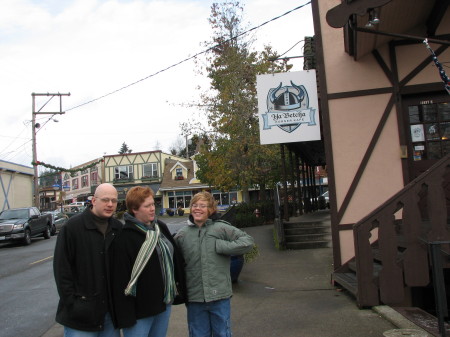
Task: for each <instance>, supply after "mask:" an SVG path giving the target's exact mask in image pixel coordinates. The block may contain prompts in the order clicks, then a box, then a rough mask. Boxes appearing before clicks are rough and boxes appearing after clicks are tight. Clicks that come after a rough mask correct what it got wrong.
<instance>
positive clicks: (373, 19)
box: [365, 8, 380, 28]
mask: <svg viewBox="0 0 450 337" xmlns="http://www.w3.org/2000/svg"><path fill="white" fill-rule="evenodd" d="M379 23H380V16H379V13H378V9H377V8H371V9H369V20H368V21H367V23H366V26H365V27H366V28H374V27H375V25H378V24H379Z"/></svg>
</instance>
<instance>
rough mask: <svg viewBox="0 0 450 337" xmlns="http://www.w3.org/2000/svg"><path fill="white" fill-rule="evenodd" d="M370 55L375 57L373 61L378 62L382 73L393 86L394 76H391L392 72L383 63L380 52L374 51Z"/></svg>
mask: <svg viewBox="0 0 450 337" xmlns="http://www.w3.org/2000/svg"><path fill="white" fill-rule="evenodd" d="M372 55H373V56H374V57H375V60H376V61H377V62H378V64H379V65H380V67H381V69H382V70H383V71H384V74H385V75H386V77H387V78H388V79H389V82H391V84H394V82H395V79H394V75H393V74H392V70H391V69H389V67H388V66H387V64H386V62H384V59H383V57H382V56H381V54H380V52H379V51H378V50H377V49H374V50H373V51H372Z"/></svg>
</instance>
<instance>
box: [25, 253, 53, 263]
mask: <svg viewBox="0 0 450 337" xmlns="http://www.w3.org/2000/svg"><path fill="white" fill-rule="evenodd" d="M51 258H53V255H52V256H49V257H46V258H44V259H42V260H37V261H34V262H31V263H30V266H31V265H32V264H36V263H39V262H43V261H45V260H48V259H51Z"/></svg>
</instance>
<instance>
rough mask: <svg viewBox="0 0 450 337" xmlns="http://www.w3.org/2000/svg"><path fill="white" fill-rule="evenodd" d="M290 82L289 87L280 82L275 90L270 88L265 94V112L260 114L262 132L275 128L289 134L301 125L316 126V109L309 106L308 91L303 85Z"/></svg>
mask: <svg viewBox="0 0 450 337" xmlns="http://www.w3.org/2000/svg"><path fill="white" fill-rule="evenodd" d="M290 82H291V85H286V86H283V83H282V82H280V84H279V85H278V86H277V87H276V88H270V89H269V91H268V92H267V99H266V105H267V112H266V113H263V114H261V116H262V118H263V121H264V125H263V129H264V130H269V129H271V128H272V127H274V126H277V127H279V128H280V129H281V130H283V131H284V132H287V133H291V132H293V131H294V130H296V129H297V128H298V127H299V126H300V125H302V124H307V125H308V126H315V125H316V122H315V111H316V109H314V108H311V107H310V106H309V95H308V91H307V90H306V88H305V87H304V86H303V85H296V84H295V83H294V82H293V81H290Z"/></svg>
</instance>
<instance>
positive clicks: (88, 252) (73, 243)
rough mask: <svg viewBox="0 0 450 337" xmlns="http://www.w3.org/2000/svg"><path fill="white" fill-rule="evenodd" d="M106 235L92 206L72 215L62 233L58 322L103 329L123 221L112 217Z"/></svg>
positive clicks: (57, 268)
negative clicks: (112, 251) (115, 248)
mask: <svg viewBox="0 0 450 337" xmlns="http://www.w3.org/2000/svg"><path fill="white" fill-rule="evenodd" d="M109 228H110V229H111V230H110V231H108V232H107V233H106V235H105V236H104V235H103V234H102V233H101V232H100V231H98V230H97V226H96V225H95V223H94V219H93V214H92V212H91V209H90V208H87V209H86V210H85V211H84V212H83V213H81V214H78V215H75V216H73V217H72V218H70V219H69V220H68V221H67V223H66V224H65V225H64V226H63V227H62V229H61V231H60V232H59V234H58V238H57V242H56V246H55V253H54V260H53V271H54V275H55V282H56V287H57V289H58V293H59V298H60V300H59V304H58V309H57V312H56V321H57V322H58V323H60V324H62V325H64V326H67V327H70V328H72V329H77V330H83V331H101V330H103V321H104V317H105V314H106V313H107V312H110V313H111V314H112V315H113V310H112V308H111V304H112V298H111V289H110V281H111V277H110V266H111V260H110V258H111V255H110V249H111V246H112V243H113V241H114V240H115V239H116V238H117V236H118V235H119V233H120V231H121V229H122V223H121V222H120V221H118V220H116V219H113V218H111V219H109Z"/></svg>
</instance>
